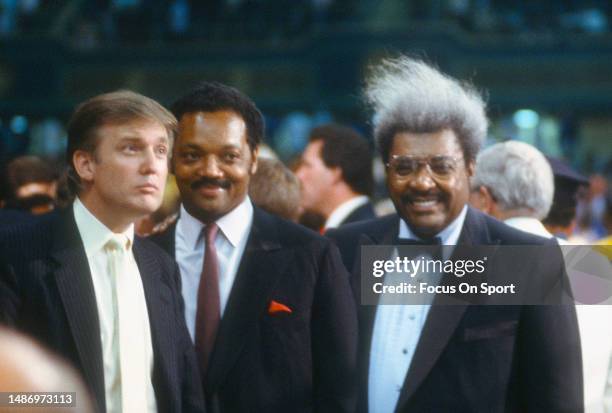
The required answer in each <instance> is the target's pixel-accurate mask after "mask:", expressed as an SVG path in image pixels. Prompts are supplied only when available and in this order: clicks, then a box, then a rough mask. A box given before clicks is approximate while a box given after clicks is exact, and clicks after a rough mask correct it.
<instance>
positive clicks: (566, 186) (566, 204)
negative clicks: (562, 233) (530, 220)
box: [542, 176, 581, 227]
mask: <svg viewBox="0 0 612 413" xmlns="http://www.w3.org/2000/svg"><path fill="white" fill-rule="evenodd" d="M580 186H581V185H580V183H578V182H576V181H573V180H570V179H566V178H563V177H558V176H555V193H554V196H553V202H552V205H551V207H550V211H548V215H547V216H546V218H544V219H543V220H542V223H543V224H545V225H551V226H560V227H569V226H570V225H571V223H572V221H573V220H574V218H576V207H577V206H578V197H577V195H578V190H579V189H580Z"/></svg>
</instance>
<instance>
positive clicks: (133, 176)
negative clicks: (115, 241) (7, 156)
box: [73, 120, 170, 229]
mask: <svg viewBox="0 0 612 413" xmlns="http://www.w3.org/2000/svg"><path fill="white" fill-rule="evenodd" d="M97 136H98V144H97V147H96V150H95V153H94V154H90V153H88V152H84V151H76V152H75V154H74V157H73V163H74V165H75V168H76V169H77V173H78V174H79V176H80V177H81V180H82V181H83V183H84V184H85V185H84V189H83V191H82V192H81V193H80V194H79V197H80V198H81V201H83V203H84V204H85V205H86V206H87V207H88V209H89V210H90V211H91V212H92V213H94V215H96V216H97V217H98V219H100V220H101V221H102V222H103V223H105V224H106V225H107V226H109V228H111V229H115V228H117V229H121V228H118V227H117V226H118V225H119V226H123V225H125V224H129V223H132V222H134V221H135V220H136V219H138V218H139V217H141V216H143V215H145V214H148V213H151V212H153V211H155V210H156V209H157V208H159V206H160V205H161V201H162V196H163V193H164V187H165V184H166V177H167V174H168V156H169V151H170V141H169V139H168V132H167V131H166V129H165V128H164V127H163V125H161V124H160V123H158V122H156V121H151V120H137V121H133V122H129V123H126V124H118V125H113V124H108V125H104V126H102V127H100V128H99V129H98V130H97Z"/></svg>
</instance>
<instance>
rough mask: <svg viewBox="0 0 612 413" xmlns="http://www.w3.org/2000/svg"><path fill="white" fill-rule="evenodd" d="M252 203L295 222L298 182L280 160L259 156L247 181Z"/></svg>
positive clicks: (297, 214)
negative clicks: (253, 171) (251, 175)
mask: <svg viewBox="0 0 612 413" xmlns="http://www.w3.org/2000/svg"><path fill="white" fill-rule="evenodd" d="M249 196H250V197H251V199H252V200H253V203H254V204H255V205H257V206H258V207H260V208H261V209H263V210H264V211H267V212H269V213H271V214H274V215H278V216H279V217H281V218H285V219H287V220H289V221H294V222H297V220H298V218H299V217H300V212H301V206H300V198H301V194H300V182H299V181H298V179H297V178H296V176H295V175H294V174H293V172H291V170H289V168H287V167H286V166H285V165H284V164H283V163H282V162H281V161H279V160H277V159H269V158H262V157H261V156H260V157H259V160H258V162H257V172H255V175H253V177H252V178H251V182H250V183H249Z"/></svg>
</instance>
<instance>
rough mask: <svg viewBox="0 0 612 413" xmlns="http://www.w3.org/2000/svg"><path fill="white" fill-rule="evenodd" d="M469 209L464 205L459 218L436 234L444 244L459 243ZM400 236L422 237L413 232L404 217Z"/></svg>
mask: <svg viewBox="0 0 612 413" xmlns="http://www.w3.org/2000/svg"><path fill="white" fill-rule="evenodd" d="M467 210H468V207H467V205H464V206H463V209H462V210H461V212H460V213H459V215H458V216H457V218H455V219H454V220H453V221H452V222H451V223H450V224H448V225H447V226H446V228H444V229H443V230H442V231H440V232H438V233H437V234H436V235H435V236H436V237H439V238H440V239H441V240H442V245H457V241H459V235H461V229H462V228H463V223H464V222H465V216H466V215H467ZM398 238H400V239H416V240H420V238H419V237H417V236H416V235H415V234H414V232H412V230H411V229H410V227H409V226H408V225H407V224H406V221H404V220H403V219H400V225H399V236H398Z"/></svg>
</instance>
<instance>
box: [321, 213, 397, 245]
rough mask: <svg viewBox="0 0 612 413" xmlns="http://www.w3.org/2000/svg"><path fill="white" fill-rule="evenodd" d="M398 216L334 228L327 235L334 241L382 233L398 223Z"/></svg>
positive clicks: (386, 216) (393, 215) (387, 216)
mask: <svg viewBox="0 0 612 413" xmlns="http://www.w3.org/2000/svg"><path fill="white" fill-rule="evenodd" d="M397 220H398V217H397V215H396V214H390V215H385V216H383V217H380V218H373V219H368V220H365V221H358V222H352V223H350V224H346V225H342V226H341V227H339V228H334V229H331V230H329V231H327V232H326V233H325V235H326V236H329V237H330V238H332V239H344V238H353V237H358V236H359V235H361V234H372V233H376V232H380V231H383V232H384V231H386V230H387V229H388V228H389V227H390V226H392V225H394V224H395V222H397Z"/></svg>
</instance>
